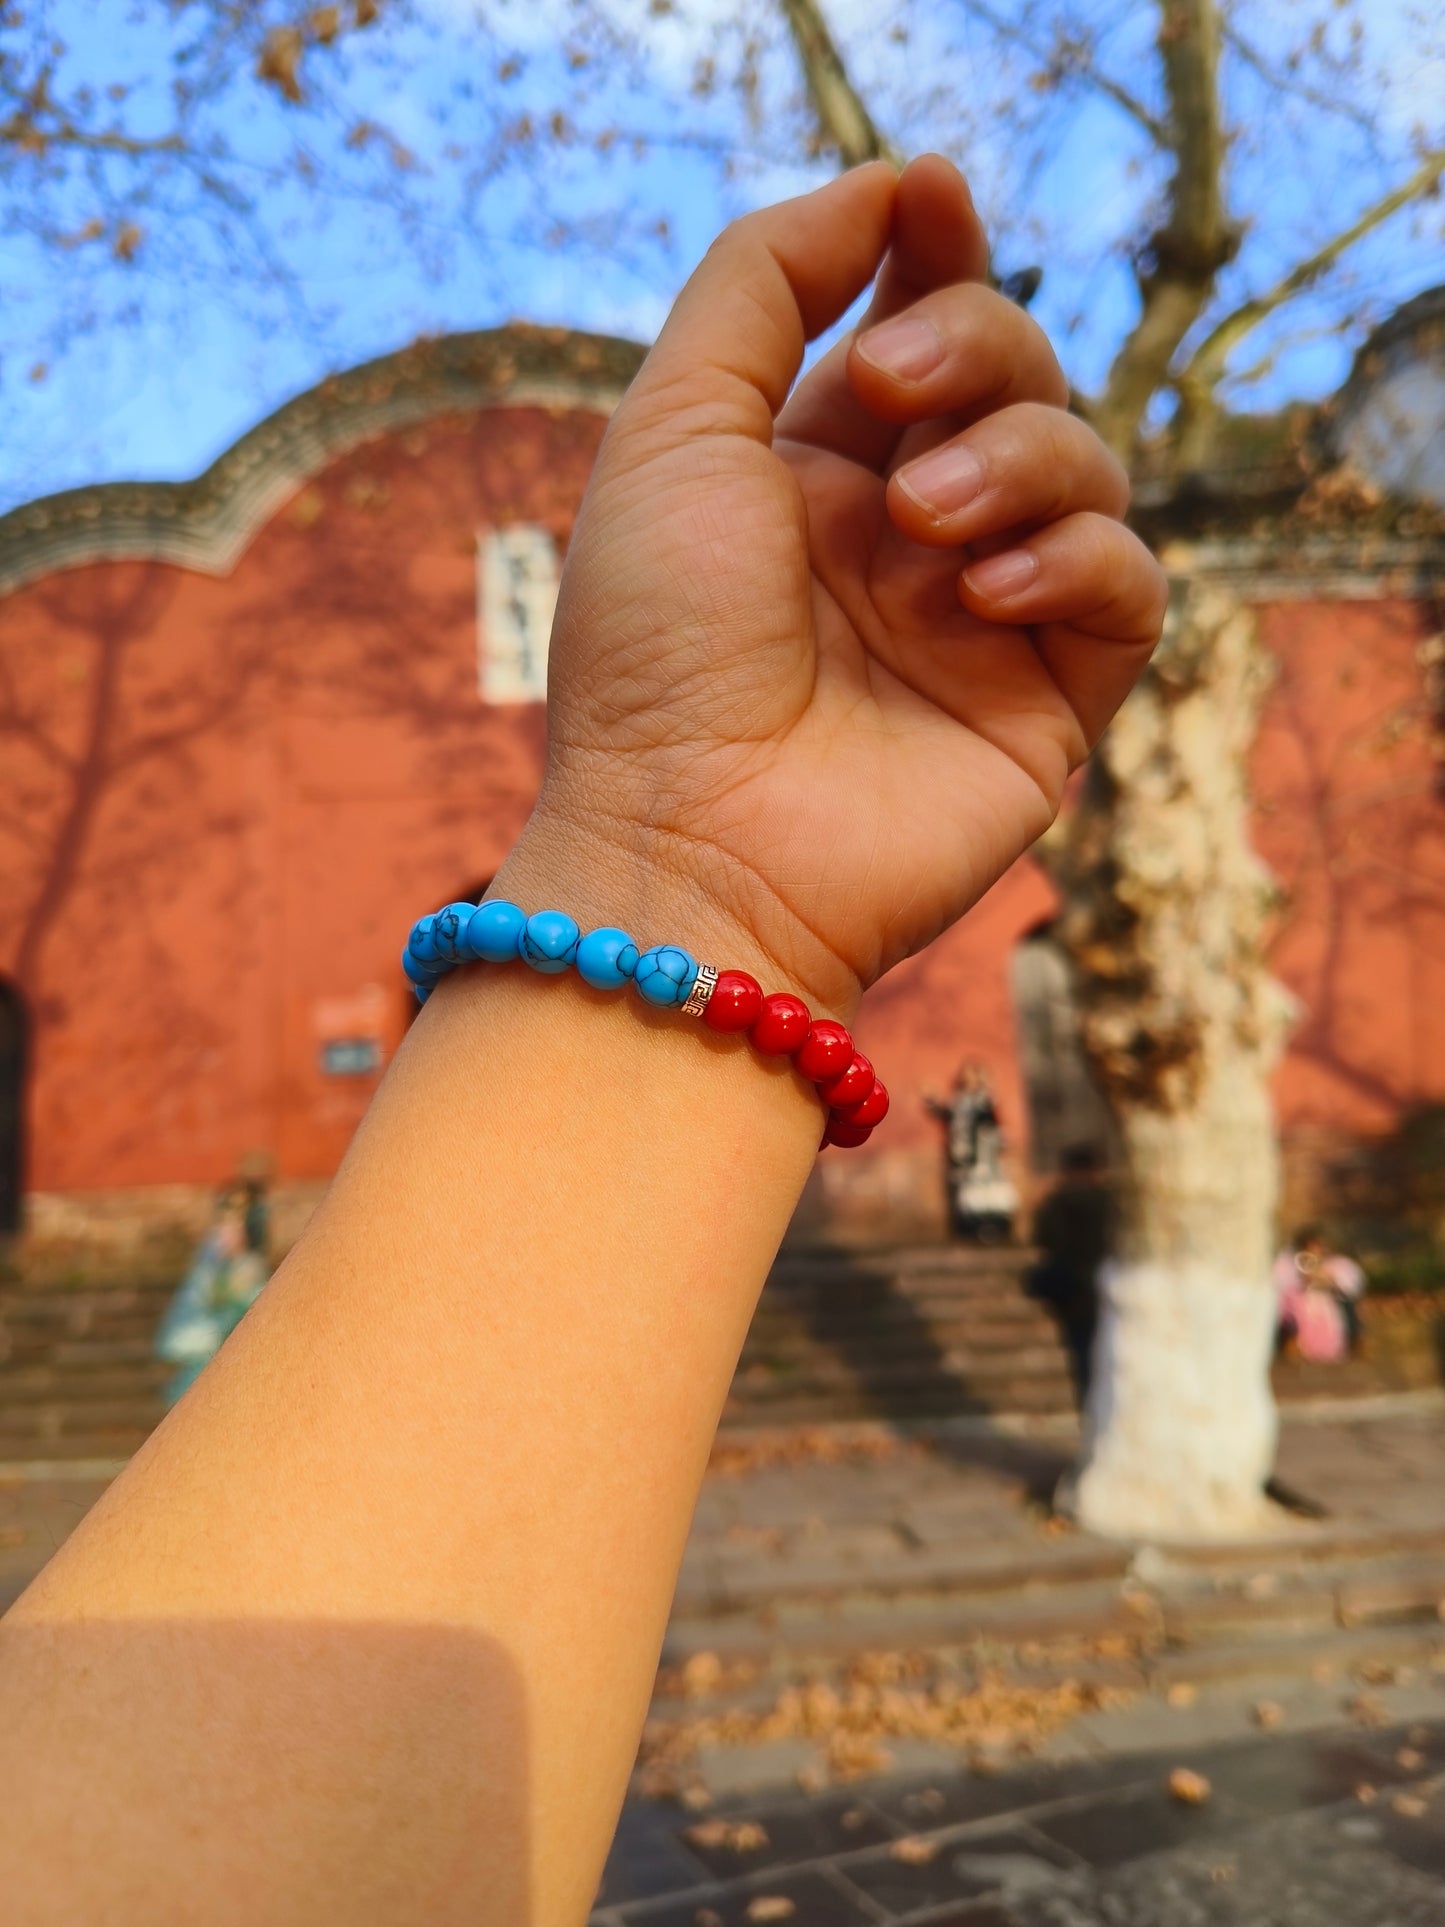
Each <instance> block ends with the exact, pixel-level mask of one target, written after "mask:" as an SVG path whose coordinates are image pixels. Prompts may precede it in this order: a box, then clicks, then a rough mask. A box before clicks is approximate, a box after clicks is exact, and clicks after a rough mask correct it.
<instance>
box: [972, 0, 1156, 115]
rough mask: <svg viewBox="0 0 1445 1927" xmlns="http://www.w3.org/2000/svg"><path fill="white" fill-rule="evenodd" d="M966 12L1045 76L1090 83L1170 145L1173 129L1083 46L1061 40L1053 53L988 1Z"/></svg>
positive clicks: (976, 1)
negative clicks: (1089, 54) (1017, 49)
mask: <svg viewBox="0 0 1445 1927" xmlns="http://www.w3.org/2000/svg"><path fill="white" fill-rule="evenodd" d="M964 10H965V12H967V13H971V14H973V15H974V17H975V18H976V19H979V20H981V21H982V22H983V23H984V25H985V26H986V27H987V28H988V29H989V30H990V32H992V33H995V34H997V35H998V37H999V39H1000V40H1003V41H1007V42H1011V43H1012V44H1013V45H1014V46H1015V47H1022V49H1023V50H1024V52H1025V53H1026V54H1027V55H1028V56H1029V58H1030V60H1034V61H1037V62H1038V65H1039V67H1040V68H1041V69H1042V70H1043V71H1044V72H1045V73H1048V74H1053V75H1057V76H1058V78H1060V79H1064V78H1069V79H1077V80H1082V81H1084V82H1086V83H1087V85H1089V86H1090V87H1092V88H1093V89H1094V91H1095V92H1096V93H1100V94H1103V95H1105V96H1106V98H1107V99H1109V100H1112V101H1113V103H1114V105H1115V106H1116V107H1121V108H1122V109H1123V110H1124V112H1125V113H1126V114H1127V115H1128V116H1129V118H1130V119H1131V120H1134V121H1137V122H1138V123H1139V125H1140V126H1141V127H1142V128H1143V129H1144V132H1145V133H1146V134H1148V136H1149V137H1150V139H1151V140H1153V141H1156V142H1157V143H1158V144H1159V146H1160V147H1167V146H1168V145H1169V129H1168V128H1167V127H1166V126H1165V124H1164V122H1163V121H1162V120H1160V119H1159V117H1158V115H1157V114H1152V113H1150V111H1149V109H1148V108H1147V107H1146V106H1145V105H1144V103H1143V101H1142V100H1138V99H1136V98H1135V96H1134V95H1133V94H1131V93H1130V92H1129V90H1128V88H1127V87H1124V86H1122V85H1121V84H1120V82H1119V81H1117V80H1115V79H1114V78H1113V77H1112V75H1109V74H1106V73H1104V72H1102V71H1101V70H1100V69H1099V68H1098V67H1096V66H1095V65H1094V63H1093V61H1092V60H1090V59H1088V58H1087V57H1086V54H1085V50H1084V47H1083V46H1082V44H1081V43H1080V42H1078V41H1076V40H1067V41H1066V40H1063V39H1061V40H1060V41H1059V43H1058V44H1057V45H1056V46H1055V47H1054V49H1053V50H1052V51H1050V49H1049V48H1047V47H1044V46H1041V45H1040V44H1039V42H1038V41H1037V40H1034V39H1032V38H1031V37H1030V36H1029V35H1028V34H1027V33H1025V32H1024V30H1023V28H1022V27H1021V26H1019V25H1018V23H1017V22H1016V21H1013V20H1008V19H1005V17H1004V16H1003V15H1002V14H1001V13H999V12H997V11H996V9H995V8H993V7H991V6H989V5H988V4H987V0H965V9H964Z"/></svg>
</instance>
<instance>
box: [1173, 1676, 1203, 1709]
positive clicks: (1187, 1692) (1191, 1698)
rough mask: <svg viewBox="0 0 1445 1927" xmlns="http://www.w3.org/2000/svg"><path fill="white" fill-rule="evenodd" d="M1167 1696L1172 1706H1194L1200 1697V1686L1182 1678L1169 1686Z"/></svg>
mask: <svg viewBox="0 0 1445 1927" xmlns="http://www.w3.org/2000/svg"><path fill="white" fill-rule="evenodd" d="M1165 1698H1166V1699H1167V1700H1168V1701H1169V1704H1170V1705H1171V1706H1192V1705H1193V1704H1194V1702H1195V1700H1197V1699H1198V1698H1199V1688H1198V1687H1197V1686H1191V1685H1190V1683H1189V1681H1188V1680H1187V1679H1181V1680H1178V1681H1176V1682H1175V1684H1174V1685H1173V1686H1171V1687H1170V1688H1169V1691H1168V1693H1167V1694H1166V1695H1165Z"/></svg>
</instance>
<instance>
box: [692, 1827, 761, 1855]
mask: <svg viewBox="0 0 1445 1927" xmlns="http://www.w3.org/2000/svg"><path fill="white" fill-rule="evenodd" d="M682 1837H683V1839H684V1840H686V1841H688V1842H690V1844H691V1845H693V1846H694V1847H704V1848H706V1849H707V1850H708V1851H710V1852H715V1851H716V1850H717V1849H718V1848H719V1847H726V1848H727V1849H728V1851H729V1852H730V1853H760V1852H761V1851H762V1849H763V1848H764V1847H765V1846H766V1845H767V1844H768V1833H767V1828H766V1827H762V1826H759V1825H758V1822H757V1821H756V1820H722V1819H718V1820H699V1821H698V1823H697V1825H696V1826H695V1827H689V1828H688V1829H687V1830H686V1832H685V1833H684V1834H683V1836H682Z"/></svg>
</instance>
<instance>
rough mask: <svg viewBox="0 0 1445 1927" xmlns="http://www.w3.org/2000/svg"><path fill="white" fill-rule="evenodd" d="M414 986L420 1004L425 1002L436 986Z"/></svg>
mask: <svg viewBox="0 0 1445 1927" xmlns="http://www.w3.org/2000/svg"><path fill="white" fill-rule="evenodd" d="M412 988H413V989H414V990H415V992H416V1000H417V1002H418V1003H419V1004H424V1003H425V1002H426V1000H427V998H428V997H430V996H431V994H432V990H433V988H434V986H433V985H431V984H414V985H413V986H412Z"/></svg>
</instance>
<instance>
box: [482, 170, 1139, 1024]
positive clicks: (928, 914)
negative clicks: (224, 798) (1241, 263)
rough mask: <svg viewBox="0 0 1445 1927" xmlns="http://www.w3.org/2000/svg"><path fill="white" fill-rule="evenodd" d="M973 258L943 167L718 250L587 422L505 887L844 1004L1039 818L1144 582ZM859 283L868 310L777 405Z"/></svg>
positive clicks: (1004, 857) (1120, 496)
mask: <svg viewBox="0 0 1445 1927" xmlns="http://www.w3.org/2000/svg"><path fill="white" fill-rule="evenodd" d="M880 264H881V271H880ZM986 264H987V246H986V242H985V238H984V234H983V230H982V228H981V226H980V224H979V221H978V217H977V215H976V214H975V212H974V209H973V205H972V202H971V200H970V198H969V194H968V190H967V188H966V186H965V185H964V182H963V180H962V178H961V176H960V175H959V174H958V173H957V171H956V170H955V169H954V168H953V167H952V166H950V165H949V164H948V163H947V162H946V161H943V160H941V159H939V158H937V157H936V156H933V157H926V158H924V159H922V160H919V161H915V162H914V163H913V164H912V165H911V166H909V167H908V168H907V169H906V170H905V171H904V173H903V174H902V176H901V178H900V177H897V176H895V174H894V173H893V171H892V169H891V168H889V167H888V166H887V165H886V164H883V163H879V164H877V165H874V166H871V167H865V168H861V169H859V170H857V171H856V172H854V173H851V174H848V175H845V176H843V177H842V178H840V179H838V180H836V181H833V182H831V183H830V184H829V185H828V186H827V187H824V188H821V189H820V190H818V192H816V193H814V194H810V195H807V196H804V197H803V198H802V199H799V200H795V201H789V202H786V203H784V204H782V205H781V206H778V207H773V208H769V209H767V210H765V211H763V212H762V213H758V214H754V215H750V216H748V217H747V218H746V219H744V220H742V221H739V222H738V223H736V224H735V225H734V226H733V227H731V228H729V229H728V230H727V231H726V232H725V233H724V234H723V235H722V236H721V238H720V239H719V240H718V241H717V242H716V243H715V244H714V246H713V247H712V249H711V250H710V252H709V253H708V255H707V257H706V259H705V260H704V261H703V262H702V264H701V266H700V267H699V268H698V270H697V272H696V273H695V274H694V276H693V277H692V279H691V280H690V281H689V282H688V284H687V286H686V287H685V288H684V289H683V292H682V294H681V296H680V297H679V299H678V302H677V305H676V307H675V308H674V309H673V311H672V314H671V316H670V318H669V320H668V322H667V324H666V326H665V327H664V329H663V331H662V335H661V337H660V339H659V340H658V342H657V344H656V346H655V347H654V348H653V350H652V352H651V353H650V354H649V356H648V358H647V361H646V363H645V365H644V366H643V368H642V370H641V372H640V373H639V375H638V376H637V379H636V381H635V382H634V383H633V385H632V388H631V389H630V390H629V392H628V394H627V396H626V397H625V399H624V400H623V402H622V404H621V406H620V407H619V409H618V411H617V414H616V417H615V418H614V420H613V422H612V423H611V425H610V427H609V429H608V432H607V435H606V437H605V439H604V442H603V446H602V449H601V452H600V454H599V457H598V461H597V466H596V470H595V472H594V475H593V478H592V482H591V485H590V487H589V489H588V492H587V497H586V500H585V502H584V505H583V508H582V512H581V515H580V518H579V521H578V524H577V529H576V533H575V536H574V539H573V542H572V545H571V549H570V551H569V553H568V557H567V564H566V569H565V571H564V574H563V581H562V590H561V596H560V600H559V605H558V612H557V624H556V630H555V633H554V637H553V643H552V657H551V664H552V668H551V677H552V682H551V690H550V694H549V729H550V741H549V760H548V772H547V778H546V782H545V785H544V789H543V793H542V798H541V800H540V802H539V805H538V810H537V813H536V816H535V817H534V819H533V822H532V824H531V825H530V826H529V829H528V831H527V833H526V835H525V836H524V838H523V842H522V845H521V846H519V850H518V852H517V853H516V854H515V855H514V857H513V858H512V859H510V860H509V863H508V866H507V870H506V871H505V872H504V875H503V877H502V878H499V880H498V887H499V888H506V889H507V890H508V892H509V893H513V894H515V893H517V892H518V891H520V890H522V889H524V888H525V889H528V890H529V891H530V893H531V895H532V896H536V895H537V894H538V889H539V887H540V882H539V880H542V881H546V882H554V879H555V882H554V888H555V889H556V890H557V891H558V892H561V891H562V890H563V888H564V886H565V887H566V888H567V889H568V890H569V891H570V894H569V895H567V896H566V897H565V898H564V897H562V896H561V895H560V894H559V897H558V900H559V901H563V902H565V904H566V907H568V908H570V909H573V910H574V913H576V912H577V901H578V899H577V891H578V889H579V888H580V889H582V891H583V894H584V896H586V897H587V898H588V901H587V902H586V903H585V905H584V909H585V910H586V911H592V910H595V911H596V913H597V914H598V916H599V917H600V918H601V919H602V920H605V921H608V922H624V923H625V922H627V919H628V916H629V915H631V916H634V917H635V918H637V919H638V922H640V921H641V920H642V919H643V918H647V919H648V922H647V924H646V927H641V928H640V927H638V922H634V923H633V924H632V926H631V927H632V928H633V929H634V933H635V934H636V935H637V936H638V937H639V938H640V939H641V940H642V941H644V942H657V941H663V940H667V939H670V940H672V941H674V942H681V943H684V944H688V945H689V946H690V947H692V948H694V949H695V950H697V949H699V947H700V946H701V945H702V944H703V942H704V939H705V938H706V939H707V940H708V941H709V942H710V943H711V944H712V945H713V948H712V950H706V951H704V953H703V954H709V955H711V957H712V961H714V962H716V963H718V964H720V965H726V964H728V963H730V962H732V963H748V962H752V963H755V964H756V963H757V962H758V960H761V963H762V966H763V967H764V968H767V969H768V970H769V972H770V975H771V977H772V980H773V981H772V982H771V983H770V984H769V985H768V986H767V987H769V988H774V989H785V988H786V989H798V990H801V991H802V992H803V994H804V995H806V996H808V997H810V998H811V999H812V1001H813V1002H814V1004H815V1005H816V1006H818V1007H821V1008H823V1009H829V1010H835V1011H840V1012H844V1013H846V1012H848V1011H849V1010H851V1008H852V1006H853V1004H854V1002H855V1001H856V999H857V996H858V994H859V991H860V989H861V988H864V987H866V986H867V985H868V984H869V983H871V982H872V981H873V980H874V979H875V978H877V977H878V976H880V975H881V974H882V972H883V971H885V970H886V969H888V967H889V966H890V965H891V964H894V963H896V962H897V961H898V960H899V959H900V958H902V957H905V956H907V955H908V954H909V953H910V952H912V951H915V950H918V949H920V948H922V946H923V945H925V944H926V943H928V942H929V941H930V939H932V938H933V937H935V936H937V935H938V933H939V932H940V931H941V930H943V929H945V928H946V927H947V926H948V925H949V924H950V923H951V922H953V920H954V919H955V918H956V917H958V916H959V915H960V914H961V913H962V912H963V911H964V910H966V909H967V908H968V907H969V905H970V904H972V903H973V902H975V901H976V900H977V898H978V897H980V896H981V895H982V894H983V892H984V891H985V890H986V889H987V888H988V887H989V885H990V884H991V883H992V882H993V881H994V880H995V878H997V877H998V876H999V875H1000V873H1001V872H1002V871H1003V870H1004V869H1006V868H1007V866H1008V865H1009V864H1010V863H1012V862H1013V861H1014V859H1015V858H1016V857H1017V856H1018V855H1019V854H1020V853H1021V852H1022V851H1023V850H1025V849H1026V848H1027V847H1028V846H1029V844H1030V843H1031V842H1033V840H1034V839H1035V838H1036V837H1037V836H1039V835H1040V833H1041V832H1042V831H1043V830H1044V829H1046V828H1047V826H1048V824H1049V823H1050V821H1051V820H1052V818H1053V816H1054V814H1055V812H1056V811H1057V809H1058V807H1059V802H1060V799H1061V796H1062V794H1063V788H1064V783H1065V779H1066V777H1067V776H1068V773H1069V771H1070V770H1071V769H1072V768H1073V767H1074V766H1075V765H1076V764H1077V763H1078V762H1079V761H1080V760H1081V759H1082V758H1083V756H1084V755H1085V754H1086V753H1087V751H1088V749H1089V747H1090V745H1091V744H1092V743H1093V742H1094V740H1095V738H1096V737H1097V736H1098V734H1099V732H1100V731H1101V730H1102V729H1103V727H1104V725H1105V723H1106V722H1107V721H1108V719H1109V717H1110V716H1111V715H1112V714H1113V712H1114V710H1115V708H1116V707H1117V706H1118V704H1119V703H1120V702H1121V701H1122V699H1123V697H1124V695H1125V694H1126V692H1127V691H1128V689H1129V687H1130V685H1131V683H1132V682H1133V680H1134V678H1135V677H1136V676H1137V675H1138V673H1139V671H1140V670H1141V669H1142V667H1143V665H1144V663H1145V661H1146V660H1147V658H1148V655H1149V652H1150V650H1151V649H1152V647H1153V645H1154V643H1155V641H1156V640H1157V638H1158V634H1159V627H1160V623H1161V621H1162V618H1163V611H1164V601H1165V585H1164V579H1163V576H1162V574H1161V572H1160V570H1159V568H1158V566H1157V565H1156V564H1155V562H1154V561H1153V559H1152V558H1151V557H1150V555H1149V554H1148V552H1147V551H1146V550H1145V549H1144V548H1143V546H1142V545H1141V544H1140V543H1139V542H1138V541H1137V539H1136V538H1135V537H1134V536H1133V535H1131V534H1130V533H1128V532H1127V531H1126V530H1125V529H1124V528H1123V527H1122V526H1121V524H1120V522H1119V519H1118V518H1119V517H1120V516H1121V515H1122V514H1123V512H1124V509H1125V506H1126V504H1127V500H1128V485H1127V482H1126V480H1125V477H1124V474H1123V471H1122V469H1121V468H1120V467H1119V465H1118V464H1117V462H1116V461H1115V460H1114V458H1113V457H1112V456H1111V455H1109V454H1108V453H1107V452H1106V451H1105V449H1104V448H1103V446H1102V444H1101V443H1100V442H1099V441H1098V440H1097V439H1096V438H1095V436H1094V435H1093V434H1092V433H1091V432H1090V431H1089V430H1088V429H1087V428H1086V427H1085V426H1084V425H1083V423H1082V422H1080V421H1078V420H1076V419H1075V418H1074V417H1073V416H1071V415H1069V414H1068V413H1067V412H1066V406H1065V405H1066V402H1067V399H1068V390H1067V386H1066V383H1065V381H1064V377H1063V375H1062V373H1061V372H1060V369H1059V366H1058V363H1057V361H1056V360H1055V358H1054V355H1053V352H1052V350H1051V349H1050V347H1049V344H1048V342H1047V340H1046V339H1045V337H1044V335H1043V334H1042V333H1041V331H1040V330H1039V328H1038V327H1037V325H1036V324H1035V323H1034V322H1032V321H1031V320H1029V318H1028V317H1027V316H1026V315H1025V314H1024V313H1023V312H1022V311H1021V310H1019V309H1018V308H1015V307H1013V306H1012V305H1011V304H1010V303H1009V302H1007V301H1005V300H1004V299H1003V298H1002V297H1001V296H999V295H997V294H995V293H993V292H992V291H991V290H990V289H989V288H988V287H987V286H986V285H984V282H983V275H984V272H985V268H986ZM875 274H876V275H877V286H876V288H875V290H874V296H873V301H872V305H871V307H870V309H869V311H868V314H867V316H866V318H865V322H864V324H863V328H862V330H861V331H860V332H859V333H858V334H857V335H856V336H853V337H850V338H849V339H848V340H847V341H845V342H843V343H840V344H839V345H838V346H837V347H835V348H834V349H833V350H832V352H831V353H829V354H828V355H827V356H826V357H825V358H824V359H823V360H822V361H821V362H820V363H819V364H818V365H817V366H816V367H815V368H814V369H813V370H812V371H811V372H810V373H809V375H808V376H807V378H806V379H805V380H804V381H803V382H802V383H801V384H800V385H799V386H798V388H797V390H796V392H795V393H793V394H792V395H791V397H790V396H789V390H790V388H791V387H792V384H793V382H794V379H795V377H796V375H797V371H798V368H799V365H800V362H801V359H802V354H803V347H804V343H805V341H806V340H808V339H809V338H811V337H812V336H815V335H817V334H818V333H820V332H821V331H822V330H824V329H825V328H827V327H828V326H830V325H831V324H832V323H833V322H834V321H836V320H837V318H838V316H839V315H840V314H841V313H843V312H844V311H845V310H846V308H847V307H848V306H849V304H850V303H851V302H852V301H853V300H854V299H855V298H856V297H857V296H858V294H860V293H861V292H862V290H863V289H864V288H865V287H866V286H867V285H868V283H869V282H870V281H871V280H872V279H873V278H874V276H875ZM884 322H889V323H891V325H889V326H887V327H880V326H879V325H878V324H880V323H884ZM970 477H971V478H972V488H971V492H970V485H969V484H970ZM579 870H584V871H585V873H586V879H585V881H580V880H579V877H578V872H579ZM519 900H522V901H528V902H529V907H537V906H536V905H535V904H531V903H530V901H529V898H528V897H527V896H522V897H520V899H519ZM664 918H665V919H667V921H666V923H665V927H664V921H663V920H664ZM728 945H731V950H730V951H728V948H727V946H728Z"/></svg>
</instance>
